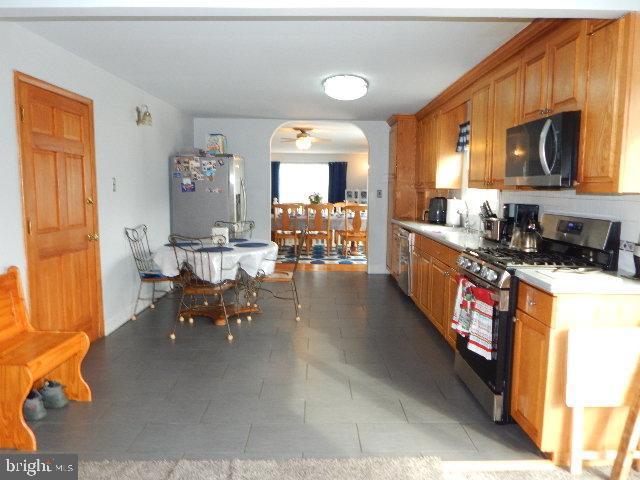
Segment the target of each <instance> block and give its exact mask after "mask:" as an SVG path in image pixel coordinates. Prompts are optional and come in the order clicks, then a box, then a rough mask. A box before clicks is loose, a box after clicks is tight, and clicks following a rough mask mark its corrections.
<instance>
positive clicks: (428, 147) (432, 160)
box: [415, 112, 438, 189]
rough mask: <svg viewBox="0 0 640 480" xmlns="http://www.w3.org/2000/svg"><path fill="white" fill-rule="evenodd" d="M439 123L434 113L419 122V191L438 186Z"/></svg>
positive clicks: (417, 166)
mask: <svg viewBox="0 0 640 480" xmlns="http://www.w3.org/2000/svg"><path fill="white" fill-rule="evenodd" d="M437 121H438V114H437V113H436V112H434V113H432V114H430V115H427V116H426V117H423V118H422V119H421V120H420V121H419V122H418V152H417V155H416V167H415V170H416V187H417V188H418V189H428V188H435V186H436V155H437V146H438V130H437Z"/></svg>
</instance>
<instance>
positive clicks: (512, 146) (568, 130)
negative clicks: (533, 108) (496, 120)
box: [504, 111, 580, 188]
mask: <svg viewBox="0 0 640 480" xmlns="http://www.w3.org/2000/svg"><path fill="white" fill-rule="evenodd" d="M579 138H580V112H579V111H575V112H563V113H558V114H556V115H552V116H550V117H546V118H541V119H539V120H534V121H532V122H528V123H524V124H522V125H518V126H517V127H512V128H509V129H507V159H506V166H505V178H504V183H505V184H506V185H527V186H531V187H555V188H558V187H560V188H570V187H572V186H573V180H574V179H575V175H576V168H577V167H576V165H577V160H578V142H579Z"/></svg>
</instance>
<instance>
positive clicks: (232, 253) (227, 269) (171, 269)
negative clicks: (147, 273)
mask: <svg viewBox="0 0 640 480" xmlns="http://www.w3.org/2000/svg"><path fill="white" fill-rule="evenodd" d="M187 243H189V242H186V243H183V244H178V245H179V246H182V247H185V249H183V248H175V249H174V247H173V246H172V245H171V244H165V245H163V246H161V247H159V248H158V249H156V250H155V251H154V252H153V261H154V263H155V265H156V266H157V267H158V269H159V270H160V272H161V273H162V275H164V276H167V277H176V276H178V275H179V273H180V268H179V266H181V265H182V264H183V263H184V262H185V261H187V252H186V248H188V249H189V250H191V249H193V250H194V251H193V252H192V251H189V254H188V255H189V256H191V255H201V256H202V258H199V259H197V260H196V261H193V262H192V263H195V265H191V267H192V269H193V270H194V274H195V275H196V276H198V278H200V279H201V280H205V281H207V282H211V283H214V284H217V283H221V282H222V281H224V280H230V281H234V280H237V279H238V278H239V275H238V274H239V273H244V274H245V275H246V276H248V277H249V278H250V279H255V278H256V277H259V276H262V275H270V274H272V273H273V272H274V270H275V267H276V260H277V258H278V245H277V244H276V243H274V242H272V241H269V240H255V239H250V240H249V239H235V240H231V241H230V242H229V243H227V244H225V245H219V244H217V243H216V244H214V243H213V240H211V241H210V242H207V241H203V242H202V245H201V244H200V242H194V243H191V244H190V245H187ZM207 263H209V265H207ZM240 271H241V272H240ZM205 307H206V308H204V307H202V306H200V307H198V308H197V311H196V310H194V311H193V312H186V313H185V315H188V314H189V313H191V314H192V315H193V316H204V317H209V318H211V319H213V320H214V322H215V323H216V325H224V324H226V318H225V315H224V311H222V309H221V308H220V307H219V306H217V305H209V306H205ZM259 311H260V310H259V307H258V306H257V305H256V304H252V303H251V302H247V304H246V305H245V304H243V305H230V306H228V307H227V314H228V316H229V317H231V316H233V315H239V314H251V313H259Z"/></svg>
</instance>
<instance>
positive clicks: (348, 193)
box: [344, 190, 354, 202]
mask: <svg viewBox="0 0 640 480" xmlns="http://www.w3.org/2000/svg"><path fill="white" fill-rule="evenodd" d="M353 199H354V196H353V190H345V191H344V201H345V202H353Z"/></svg>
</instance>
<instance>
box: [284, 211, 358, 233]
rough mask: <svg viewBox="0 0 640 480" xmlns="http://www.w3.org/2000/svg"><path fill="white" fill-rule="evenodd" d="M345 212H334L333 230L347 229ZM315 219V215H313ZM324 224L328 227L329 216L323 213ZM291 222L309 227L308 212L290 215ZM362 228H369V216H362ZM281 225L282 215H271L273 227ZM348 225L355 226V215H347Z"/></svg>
mask: <svg viewBox="0 0 640 480" xmlns="http://www.w3.org/2000/svg"><path fill="white" fill-rule="evenodd" d="M344 216H345V214H344V213H332V214H331V229H332V230H344V229H345V218H344ZM311 218H312V219H313V217H311ZM322 218H323V226H324V227H326V223H327V217H326V216H324V215H323V217H322ZM289 220H290V221H291V222H293V221H295V222H296V223H295V225H296V229H298V230H303V229H305V228H306V227H307V215H306V214H293V215H289ZM360 222H361V225H362V226H361V230H366V229H367V216H366V215H361V216H360ZM280 225H281V215H277V216H276V215H271V229H272V230H277V229H278V227H279V226H280ZM347 225H348V227H349V228H352V227H353V215H350V216H349V217H347Z"/></svg>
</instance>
